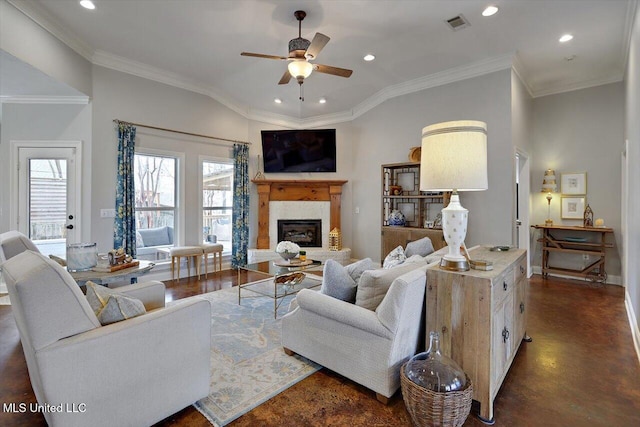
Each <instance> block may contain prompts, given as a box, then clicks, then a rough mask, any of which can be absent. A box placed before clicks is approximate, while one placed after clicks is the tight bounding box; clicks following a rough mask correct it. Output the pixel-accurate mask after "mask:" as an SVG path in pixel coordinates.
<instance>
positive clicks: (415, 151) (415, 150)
mask: <svg viewBox="0 0 640 427" xmlns="http://www.w3.org/2000/svg"><path fill="white" fill-rule="evenodd" d="M421 153H422V147H411V149H410V150H409V161H410V162H419V161H420V157H421Z"/></svg>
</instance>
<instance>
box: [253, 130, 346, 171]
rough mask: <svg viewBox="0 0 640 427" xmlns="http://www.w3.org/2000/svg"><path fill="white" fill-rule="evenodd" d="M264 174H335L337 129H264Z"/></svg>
mask: <svg viewBox="0 0 640 427" xmlns="http://www.w3.org/2000/svg"><path fill="white" fill-rule="evenodd" d="M262 156H263V158H264V172H265V173H277V172H335V171H336V130H335V129H313V130H263V131H262Z"/></svg>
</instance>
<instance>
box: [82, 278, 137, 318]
mask: <svg viewBox="0 0 640 427" xmlns="http://www.w3.org/2000/svg"><path fill="white" fill-rule="evenodd" d="M86 286H87V295H86V297H87V301H88V302H89V306H91V309H92V310H93V312H94V313H95V314H96V317H97V318H98V320H99V321H100V324H101V325H103V326H104V325H108V324H110V323H115V322H119V321H121V320H125V319H131V318H132V317H136V316H140V315H141V314H145V313H146V312H147V310H146V309H145V308H144V304H143V303H142V301H140V300H139V299H137V298H132V297H130V296H127V295H125V294H122V293H120V292H116V291H114V290H112V289H109V288H107V287H104V286H100V285H96V284H95V283H93V282H91V281H88V282H87V284H86Z"/></svg>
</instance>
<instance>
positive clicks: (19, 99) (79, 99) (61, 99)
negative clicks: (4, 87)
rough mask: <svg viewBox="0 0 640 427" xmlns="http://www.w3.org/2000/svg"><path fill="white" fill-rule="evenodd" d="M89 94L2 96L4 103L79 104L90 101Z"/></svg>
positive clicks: (0, 97)
mask: <svg viewBox="0 0 640 427" xmlns="http://www.w3.org/2000/svg"><path fill="white" fill-rule="evenodd" d="M89 100H90V99H89V97H88V96H30V95H19V96H0V103H2V104H79V105H86V104H88V103H89Z"/></svg>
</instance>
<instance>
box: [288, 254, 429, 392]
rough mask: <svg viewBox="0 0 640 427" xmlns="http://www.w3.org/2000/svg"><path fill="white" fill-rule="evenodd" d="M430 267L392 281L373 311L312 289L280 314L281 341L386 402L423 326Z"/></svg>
mask: <svg viewBox="0 0 640 427" xmlns="http://www.w3.org/2000/svg"><path fill="white" fill-rule="evenodd" d="M425 284H426V266H423V267H420V268H417V269H414V270H411V271H409V272H407V273H404V274H402V275H401V276H400V277H398V278H396V279H395V280H393V283H392V284H391V287H390V288H389V290H388V291H387V293H386V295H385V296H384V299H383V300H382V302H381V303H380V305H379V306H378V307H377V308H376V310H375V311H371V310H368V309H366V308H363V307H360V306H357V305H354V304H351V303H348V302H345V301H341V300H339V299H336V298H333V297H330V296H327V295H324V294H322V293H320V292H315V291H312V290H308V289H302V290H301V291H300V292H299V293H298V295H297V298H296V300H297V307H295V308H293V310H292V311H291V312H289V313H288V314H287V315H285V316H284V317H283V318H282V345H283V347H284V348H285V351H286V352H287V354H293V353H298V354H300V355H301V356H304V357H306V358H308V359H310V360H313V361H314V362H316V363H319V364H320V365H322V366H324V367H326V368H329V369H331V370H332V371H335V372H337V373H339V374H341V375H344V376H345V377H347V378H349V379H351V380H353V381H355V382H356V383H358V384H361V385H364V386H365V387H367V388H369V389H371V390H373V391H375V392H376V397H377V399H378V400H380V401H381V402H383V403H387V400H388V398H389V397H391V396H392V395H393V394H394V393H395V392H396V391H397V390H398V388H399V387H400V367H401V366H402V364H403V363H404V362H405V361H407V360H408V359H409V358H410V357H411V356H413V355H414V354H415V352H416V349H417V345H418V341H419V335H420V331H421V330H422V328H421V325H422V322H421V319H422V311H423V310H422V308H423V304H424V295H425Z"/></svg>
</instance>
